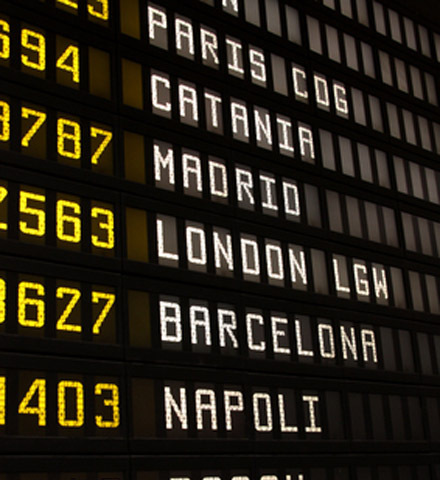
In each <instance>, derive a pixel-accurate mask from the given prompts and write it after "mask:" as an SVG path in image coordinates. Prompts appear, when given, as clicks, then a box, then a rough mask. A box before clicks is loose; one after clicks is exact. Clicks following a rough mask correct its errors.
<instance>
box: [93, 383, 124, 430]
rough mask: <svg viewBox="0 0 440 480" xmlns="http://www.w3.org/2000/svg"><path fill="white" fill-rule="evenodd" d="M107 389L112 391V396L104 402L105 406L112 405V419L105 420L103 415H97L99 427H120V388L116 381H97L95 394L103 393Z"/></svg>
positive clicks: (96, 419)
mask: <svg viewBox="0 0 440 480" xmlns="http://www.w3.org/2000/svg"><path fill="white" fill-rule="evenodd" d="M106 390H108V391H110V392H112V398H105V399H104V402H103V403H104V406H106V407H112V409H113V415H112V420H111V421H109V420H104V419H103V417H102V415H96V416H95V421H96V425H97V426H98V427H99V428H118V427H119V423H120V419H121V415H120V413H119V388H118V386H117V385H115V384H114V383H97V384H96V385H95V395H102V392H103V391H106Z"/></svg>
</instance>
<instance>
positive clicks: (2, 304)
mask: <svg viewBox="0 0 440 480" xmlns="http://www.w3.org/2000/svg"><path fill="white" fill-rule="evenodd" d="M5 320H6V282H5V281H4V280H3V278H0V324H1V323H5Z"/></svg>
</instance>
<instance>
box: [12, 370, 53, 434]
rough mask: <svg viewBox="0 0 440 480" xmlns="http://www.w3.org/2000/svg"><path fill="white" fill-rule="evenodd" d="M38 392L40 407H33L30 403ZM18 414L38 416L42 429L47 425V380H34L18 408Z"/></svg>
mask: <svg viewBox="0 0 440 480" xmlns="http://www.w3.org/2000/svg"><path fill="white" fill-rule="evenodd" d="M37 391H38V394H37V403H38V406H37V407H31V406H29V403H30V402H31V400H32V397H33V396H34V395H35V393H36V392H37ZM18 413H24V414H27V415H38V425H39V426H40V427H44V426H45V425H46V380H45V379H44V378H36V379H35V380H34V382H33V383H32V385H31V386H30V388H29V390H28V391H27V393H26V395H25V396H24V397H23V400H22V401H21V403H20V405H19V407H18Z"/></svg>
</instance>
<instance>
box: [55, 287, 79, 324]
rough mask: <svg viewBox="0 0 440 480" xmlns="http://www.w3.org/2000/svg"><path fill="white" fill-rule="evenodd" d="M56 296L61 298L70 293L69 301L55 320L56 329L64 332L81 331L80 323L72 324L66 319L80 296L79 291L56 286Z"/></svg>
mask: <svg viewBox="0 0 440 480" xmlns="http://www.w3.org/2000/svg"><path fill="white" fill-rule="evenodd" d="M56 295H57V298H60V299H63V298H64V297H65V296H66V295H70V297H71V298H70V301H69V303H68V304H67V305H66V308H65V309H64V311H63V313H62V314H61V315H60V318H59V319H58V321H57V325H56V328H57V330H64V331H66V332H78V333H81V325H74V324H72V323H67V320H68V319H69V317H70V314H71V313H72V311H73V309H74V308H75V306H76V304H77V303H78V301H79V299H80V298H81V292H80V291H79V290H78V289H76V288H70V287H58V288H57V293H56Z"/></svg>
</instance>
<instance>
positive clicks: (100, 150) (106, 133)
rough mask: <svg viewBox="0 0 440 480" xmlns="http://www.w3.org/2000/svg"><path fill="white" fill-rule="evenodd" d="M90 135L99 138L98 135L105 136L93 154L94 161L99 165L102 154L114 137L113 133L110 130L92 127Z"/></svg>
mask: <svg viewBox="0 0 440 480" xmlns="http://www.w3.org/2000/svg"><path fill="white" fill-rule="evenodd" d="M90 136H91V137H92V138H97V137H98V136H101V137H103V139H102V141H101V143H100V144H99V146H98V148H97V149H96V151H95V152H94V153H93V155H92V163H93V164H94V165H97V164H98V162H99V159H100V157H101V155H102V154H103V153H104V151H105V149H106V148H107V147H108V145H109V144H110V142H111V141H112V138H113V133H112V132H109V131H108V130H103V129H102V128H97V127H90Z"/></svg>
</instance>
